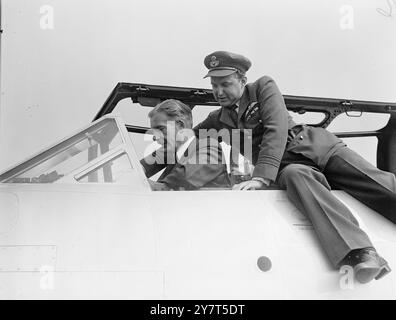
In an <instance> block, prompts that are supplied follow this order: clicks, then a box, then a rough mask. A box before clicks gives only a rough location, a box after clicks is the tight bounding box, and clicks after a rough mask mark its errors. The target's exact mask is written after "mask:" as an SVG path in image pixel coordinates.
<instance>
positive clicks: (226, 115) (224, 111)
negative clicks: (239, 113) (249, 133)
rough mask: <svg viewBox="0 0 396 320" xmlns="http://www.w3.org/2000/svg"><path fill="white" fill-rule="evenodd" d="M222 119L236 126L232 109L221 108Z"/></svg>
mask: <svg viewBox="0 0 396 320" xmlns="http://www.w3.org/2000/svg"><path fill="white" fill-rule="evenodd" d="M220 121H221V122H223V123H225V124H226V125H228V126H230V127H232V128H235V124H234V121H233V120H232V119H231V116H230V110H229V109H226V108H224V107H222V108H221V114H220Z"/></svg>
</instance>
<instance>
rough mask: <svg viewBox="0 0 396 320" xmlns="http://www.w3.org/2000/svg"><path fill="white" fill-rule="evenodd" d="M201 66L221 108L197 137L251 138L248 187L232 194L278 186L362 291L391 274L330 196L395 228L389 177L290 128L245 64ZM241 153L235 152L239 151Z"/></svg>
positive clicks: (233, 58)
mask: <svg viewBox="0 0 396 320" xmlns="http://www.w3.org/2000/svg"><path fill="white" fill-rule="evenodd" d="M204 64H205V66H206V67H207V68H208V69H209V70H208V73H207V75H206V76H205V77H210V80H211V85H212V88H213V94H214V97H215V99H216V101H218V102H219V104H220V105H221V108H220V109H218V110H216V111H214V112H212V113H210V114H209V116H208V117H207V118H206V119H205V120H204V121H203V122H201V123H200V124H199V125H198V126H196V127H195V128H194V130H196V134H197V135H199V132H200V131H199V130H200V129H213V128H214V129H217V130H221V129H228V130H232V129H251V130H252V140H251V141H252V154H251V155H247V156H248V157H250V158H251V159H250V160H251V161H252V163H253V165H254V166H255V167H254V171H253V174H252V179H251V180H248V181H244V182H242V183H240V184H238V185H236V186H234V189H239V190H249V189H265V188H266V187H267V186H269V185H270V184H271V183H277V184H278V185H279V186H280V187H281V188H284V189H286V192H287V195H288V197H289V199H290V200H291V201H292V202H293V203H294V205H295V206H296V207H297V208H298V209H299V210H300V211H301V212H302V213H304V214H305V215H306V216H307V217H308V218H309V219H310V221H311V222H312V224H313V227H314V229H315V231H316V233H317V235H318V238H319V240H320V242H321V244H322V246H323V248H324V250H325V251H326V253H327V255H328V257H329V259H330V261H331V262H332V264H333V265H334V267H336V268H339V267H341V266H342V265H350V266H351V267H353V269H354V274H355V278H356V280H357V281H359V282H361V283H367V282H369V281H371V280H373V279H374V278H375V279H379V278H381V277H383V276H384V275H385V274H387V273H388V272H390V271H391V269H390V267H389V266H388V264H387V262H386V261H385V259H383V258H382V257H381V256H380V255H379V254H378V253H377V252H376V250H375V248H374V246H373V244H372V243H371V241H370V239H369V238H368V236H367V234H366V233H365V232H364V231H363V230H362V229H361V228H360V227H359V224H358V221H357V220H356V219H355V217H354V216H353V215H352V213H351V212H350V211H349V209H348V208H347V207H346V206H345V205H344V204H343V203H342V202H340V201H339V200H338V199H337V198H336V197H335V196H334V195H333V194H332V193H331V191H330V190H331V188H338V189H342V190H344V191H346V192H347V193H349V194H350V195H352V196H353V197H355V198H356V199H358V200H360V201H361V202H363V203H364V204H366V205H367V206H369V207H370V208H372V209H374V210H376V211H377V212H379V213H380V214H381V215H383V216H385V217H386V218H388V219H389V220H391V221H392V222H394V223H396V213H395V211H394V210H395V209H394V208H396V179H395V176H394V175H393V174H391V173H389V172H384V171H381V170H379V169H377V168H376V167H374V166H372V165H371V164H370V163H368V162H367V161H366V160H365V159H363V158H362V157H361V156H359V155H358V154H357V153H355V152H354V151H352V150H351V149H349V148H348V147H347V146H346V145H345V144H344V143H343V141H342V140H340V139H339V138H337V137H336V136H335V135H333V134H332V133H330V132H329V131H327V130H325V129H323V128H316V127H311V126H308V125H301V124H299V125H297V124H296V123H294V122H293V120H292V118H291V117H290V115H289V113H288V111H287V109H286V106H285V103H284V99H283V96H282V95H281V93H280V91H279V89H278V88H277V85H276V84H275V82H274V80H273V79H271V78H270V77H268V76H264V77H262V78H260V79H258V80H257V81H255V82H253V83H249V84H247V78H246V72H247V71H248V70H249V68H250V67H251V62H250V61H249V59H247V58H246V57H244V56H242V55H239V54H235V53H231V52H226V51H217V52H214V53H212V54H209V55H208V56H207V57H206V58H205V60H204ZM231 137H232V135H231ZM231 144H232V142H231ZM233 148H234V146H233ZM244 150H245V147H244V146H243V145H241V146H240V150H238V151H240V152H241V153H242V154H243V153H244Z"/></svg>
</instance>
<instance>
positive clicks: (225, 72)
mask: <svg viewBox="0 0 396 320" xmlns="http://www.w3.org/2000/svg"><path fill="white" fill-rule="evenodd" d="M235 72H237V71H236V70H230V69H217V70H209V72H208V74H207V75H206V76H205V77H204V79H205V78H207V77H226V76H229V75H230V74H233V73H235Z"/></svg>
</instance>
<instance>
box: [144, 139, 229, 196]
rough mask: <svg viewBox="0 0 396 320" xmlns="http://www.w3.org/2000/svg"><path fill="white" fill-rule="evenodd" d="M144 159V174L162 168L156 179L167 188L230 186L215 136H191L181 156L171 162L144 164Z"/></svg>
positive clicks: (149, 173)
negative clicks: (165, 163)
mask: <svg viewBox="0 0 396 320" xmlns="http://www.w3.org/2000/svg"><path fill="white" fill-rule="evenodd" d="M154 156H155V155H154ZM145 159H147V158H145ZM145 159H143V160H142V161H141V163H142V165H143V167H144V168H145V171H146V175H147V176H148V177H150V176H151V175H152V174H155V173H156V172H158V171H159V170H161V168H164V167H165V171H164V172H163V173H162V175H161V176H160V177H159V179H158V182H161V183H165V184H166V185H167V186H168V187H169V188H171V189H175V190H176V189H180V188H183V189H186V190H194V189H199V188H227V187H230V186H231V184H230V180H229V177H228V172H227V166H226V162H225V159H224V157H223V152H222V149H221V146H220V144H219V143H218V141H217V140H215V139H210V138H209V139H200V140H198V139H196V138H194V140H192V142H191V144H190V145H189V147H188V148H187V150H186V151H185V152H184V155H183V156H182V157H181V158H180V159H179V160H177V161H176V163H174V164H168V165H158V164H155V165H147V163H146V162H145Z"/></svg>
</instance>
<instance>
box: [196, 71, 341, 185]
mask: <svg viewBox="0 0 396 320" xmlns="http://www.w3.org/2000/svg"><path fill="white" fill-rule="evenodd" d="M294 127H296V123H295V122H294V121H293V120H292V118H291V116H290V115H289V112H288V111H287V108H286V105H285V102H284V99H283V96H282V94H281V93H280V91H279V89H278V87H277V85H276V83H275V81H274V80H273V79H272V78H270V77H268V76H264V77H261V78H259V79H258V80H257V81H255V82H253V83H249V84H247V85H246V86H245V90H244V92H243V95H242V97H241V100H240V103H239V110H238V123H237V124H235V123H234V121H233V120H232V118H231V116H230V109H229V108H220V109H218V110H215V111H213V112H211V113H210V114H209V116H208V117H207V118H206V119H205V120H204V121H202V122H201V123H200V124H198V125H197V126H196V127H195V128H194V130H195V132H196V135H198V136H199V130H200V129H210V128H213V129H216V130H221V129H228V130H232V129H237V128H238V129H252V139H251V141H252V142H251V143H252V148H251V149H252V157H251V159H250V160H251V161H252V163H253V165H255V168H254V171H253V175H252V176H253V177H262V178H267V179H270V180H271V181H275V180H276V176H277V173H278V170H279V168H280V164H281V161H282V158H283V155H284V152H285V150H287V151H290V152H292V153H296V154H301V155H303V156H305V157H307V158H309V159H311V160H312V161H313V162H314V163H315V164H317V165H318V166H319V167H320V168H322V169H323V168H324V167H325V165H326V163H327V160H328V159H329V157H330V156H331V154H332V153H333V152H334V151H335V149H336V148H337V147H339V146H340V145H344V144H343V143H342V141H341V140H340V139H338V138H337V137H336V136H335V135H333V134H331V133H330V132H328V131H327V130H325V129H322V128H315V127H311V126H306V125H299V129H300V130H301V131H300V132H299V134H298V135H296V136H295V137H294V138H293V139H288V137H290V136H289V131H290V129H292V128H294ZM230 136H231V141H230V144H231V145H232V135H230ZM240 141H241V143H240V150H239V151H240V152H241V154H243V155H245V152H244V151H245V150H246V149H247V148H245V146H244V145H243V141H244V140H243V139H242V138H240ZM248 150H249V149H248ZM248 156H249V155H248Z"/></svg>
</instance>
